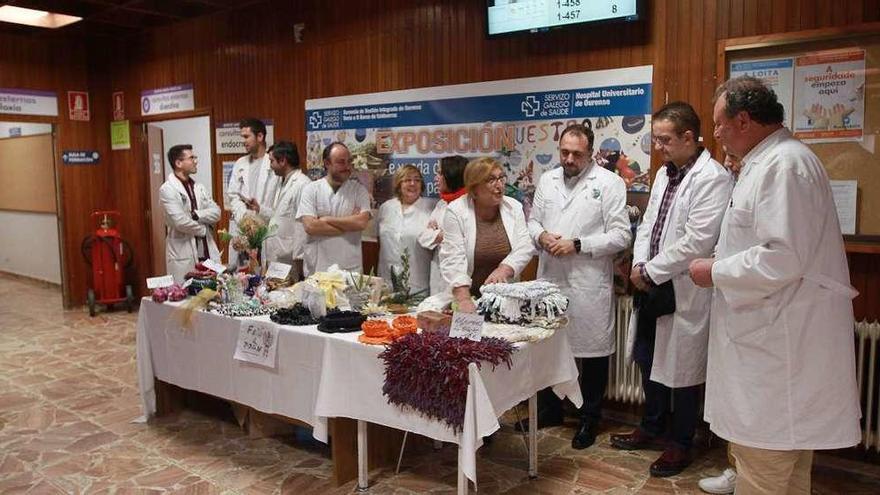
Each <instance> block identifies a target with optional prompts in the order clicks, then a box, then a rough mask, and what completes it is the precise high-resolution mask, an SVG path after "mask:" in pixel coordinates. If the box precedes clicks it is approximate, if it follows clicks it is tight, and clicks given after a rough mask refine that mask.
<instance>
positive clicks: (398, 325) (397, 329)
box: [391, 315, 419, 339]
mask: <svg viewBox="0 0 880 495" xmlns="http://www.w3.org/2000/svg"><path fill="white" fill-rule="evenodd" d="M391 326H392V327H393V328H394V338H395V339H399V338H400V337H403V336H404V335H406V334H408V333H416V331H417V330H418V329H419V323H418V321H416V318H415V317H414V316H409V315H401V316H398V317H395V318H394V321H392V322H391Z"/></svg>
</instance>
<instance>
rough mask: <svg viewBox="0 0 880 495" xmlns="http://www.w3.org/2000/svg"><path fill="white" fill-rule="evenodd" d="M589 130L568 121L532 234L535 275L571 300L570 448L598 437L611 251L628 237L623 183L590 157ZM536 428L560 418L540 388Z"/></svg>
mask: <svg viewBox="0 0 880 495" xmlns="http://www.w3.org/2000/svg"><path fill="white" fill-rule="evenodd" d="M593 139H594V136H593V131H591V130H590V129H588V128H587V127H585V126H583V125H581V124H573V125H570V126H568V127H566V128H565V130H564V131H562V135H561V136H560V137H559V163H560V166H559V167H556V168H555V169H553V170H550V171H548V172H546V173H544V174H543V175H541V179H540V181H539V182H538V187H537V189H536V190H535V198H534V202H533V206H532V212H531V215H530V216H529V222H528V226H529V234H530V236H531V238H532V241H533V242H534V243H535V246H536V247H537V248H538V250H539V254H538V256H539V264H538V278H542V279H546V280H549V281H551V282H555V283H556V284H558V285H559V288H560V290H562V293H563V294H565V296H566V297H568V298H569V306H568V308H569V309H568V315H567V316H568V319H569V325H568V329H567V330H566V334H567V335H568V341H569V343H570V344H571V350H572V352H573V353H574V355H575V357H578V358H580V364H581V372H580V386H581V394H582V395H583V397H584V405H583V406H581V409H580V425H579V426H578V429H577V432H575V435H574V437H573V438H572V440H571V446H572V447H573V448H575V449H585V448H587V447H589V446H590V445H592V444H593V443H594V442H595V441H596V433H597V430H598V425H599V420H600V419H601V417H602V398H603V397H604V396H605V388H606V385H607V383H608V360H609V356H610V355H611V354H613V353H614V350H615V349H614V306H615V304H614V294H613V292H614V280H613V279H614V271H613V270H614V267H613V263H612V262H613V259H614V255H615V254H617V253H618V252H620V251H622V250H624V249H626V248H627V247H628V246H629V245H630V241H631V240H632V234H631V233H630V222H629V217H628V216H627V213H626V184H625V183H624V182H623V179H621V178H620V177H619V176H618V175H617V174H615V173H613V172H609V171H608V170H606V169H604V168H603V167H597V166H595V163H594V162H593V159H592V156H593ZM541 398H542V401H541V402H542V404H541V405H542V406H543V407H542V411H541V412H542V414H541V416H539V420H538V425H539V427H541V426H543V425H544V424H545V423H547V424H553V423H556V424H559V423H561V422H562V403H561V401H560V400H559V399H558V398H557V397H555V396H554V395H553V394H552V393H551V392H549V391H542V393H541Z"/></svg>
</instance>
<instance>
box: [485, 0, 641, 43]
mask: <svg viewBox="0 0 880 495" xmlns="http://www.w3.org/2000/svg"><path fill="white" fill-rule="evenodd" d="M640 3H641V2H640V0H487V5H488V13H487V17H486V19H487V25H488V30H489V36H493V35H498V34H508V33H515V32H520V31H530V32H538V31H546V30H548V29H550V28H554V27H559V26H566V25H570V24H583V23H589V22H604V21H634V20H638V19H639V15H640V13H641V12H640V5H639V4H640Z"/></svg>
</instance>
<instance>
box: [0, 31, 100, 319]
mask: <svg viewBox="0 0 880 495" xmlns="http://www.w3.org/2000/svg"><path fill="white" fill-rule="evenodd" d="M100 75H101V68H100V66H99V64H96V63H95V61H94V60H93V58H92V57H91V56H90V52H89V50H88V46H87V44H86V42H84V41H83V40H76V39H69V38H65V37H57V36H51V37H23V36H18V35H4V34H0V87H4V88H28V89H39V90H45V91H53V92H55V93H57V95H58V101H59V106H60V108H59V116H58V117H57V118H56V117H28V116H19V115H4V114H0V120H3V121H13V122H47V123H52V124H55V136H56V140H55V163H56V177H57V179H58V187H59V189H60V201H59V204H58V215H59V217H60V218H61V245H62V263H63V265H62V268H63V269H64V270H65V271H66V273H67V274H68V276H67V277H66V278H65V293H67V294H69V295H71V296H72V299H73V300H75V301H76V302H82V301H85V297H86V287H87V283H88V276H89V267H88V265H86V263H85V261H84V260H83V257H82V255H81V254H80V243H81V242H82V240H83V238H84V237H85V236H86V235H88V234H89V233H90V232H94V230H95V226H94V225H92V222H91V220H90V219H89V214H90V213H91V212H92V211H93V210H96V209H112V208H115V202H114V198H115V195H114V194H113V186H112V185H111V181H110V175H109V172H108V171H109V170H110V169H111V162H112V159H113V157H112V156H111V155H110V146H109V130H108V129H107V122H109V120H108V119H109V115H108V112H109V104H108V105H106V106H105V107H102V106H100V105H94V104H95V103H97V102H96V101H95V97H96V94H95V92H96V91H97V90H105V89H106V88H107V87H108V86H107V81H106V80H102V79H101V77H100ZM86 89H88V90H90V91H91V98H92V103H93V105H94V108H93V109H92V120H91V122H71V121H70V120H68V119H67V115H66V113H63V112H66V108H67V106H66V103H65V101H66V98H67V91H68V90H86ZM107 98H109V96H108V97H107ZM108 101H109V99H108ZM68 149H70V150H97V151H98V152H99V153H101V157H102V158H101V161H100V163H99V164H97V165H70V166H67V165H61V151H62V150H68ZM27 165H28V164H27V157H22V161H21V171H22V173H27ZM21 235H23V236H28V235H30V233H28V232H21ZM33 242H35V243H38V242H42V240H41V239H33ZM65 302H66V303H68V304H69V303H70V302H72V301H65Z"/></svg>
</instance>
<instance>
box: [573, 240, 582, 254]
mask: <svg viewBox="0 0 880 495" xmlns="http://www.w3.org/2000/svg"><path fill="white" fill-rule="evenodd" d="M572 242H574V252H576V253H580V252H581V240H580V239H575V240H574V241H572Z"/></svg>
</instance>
